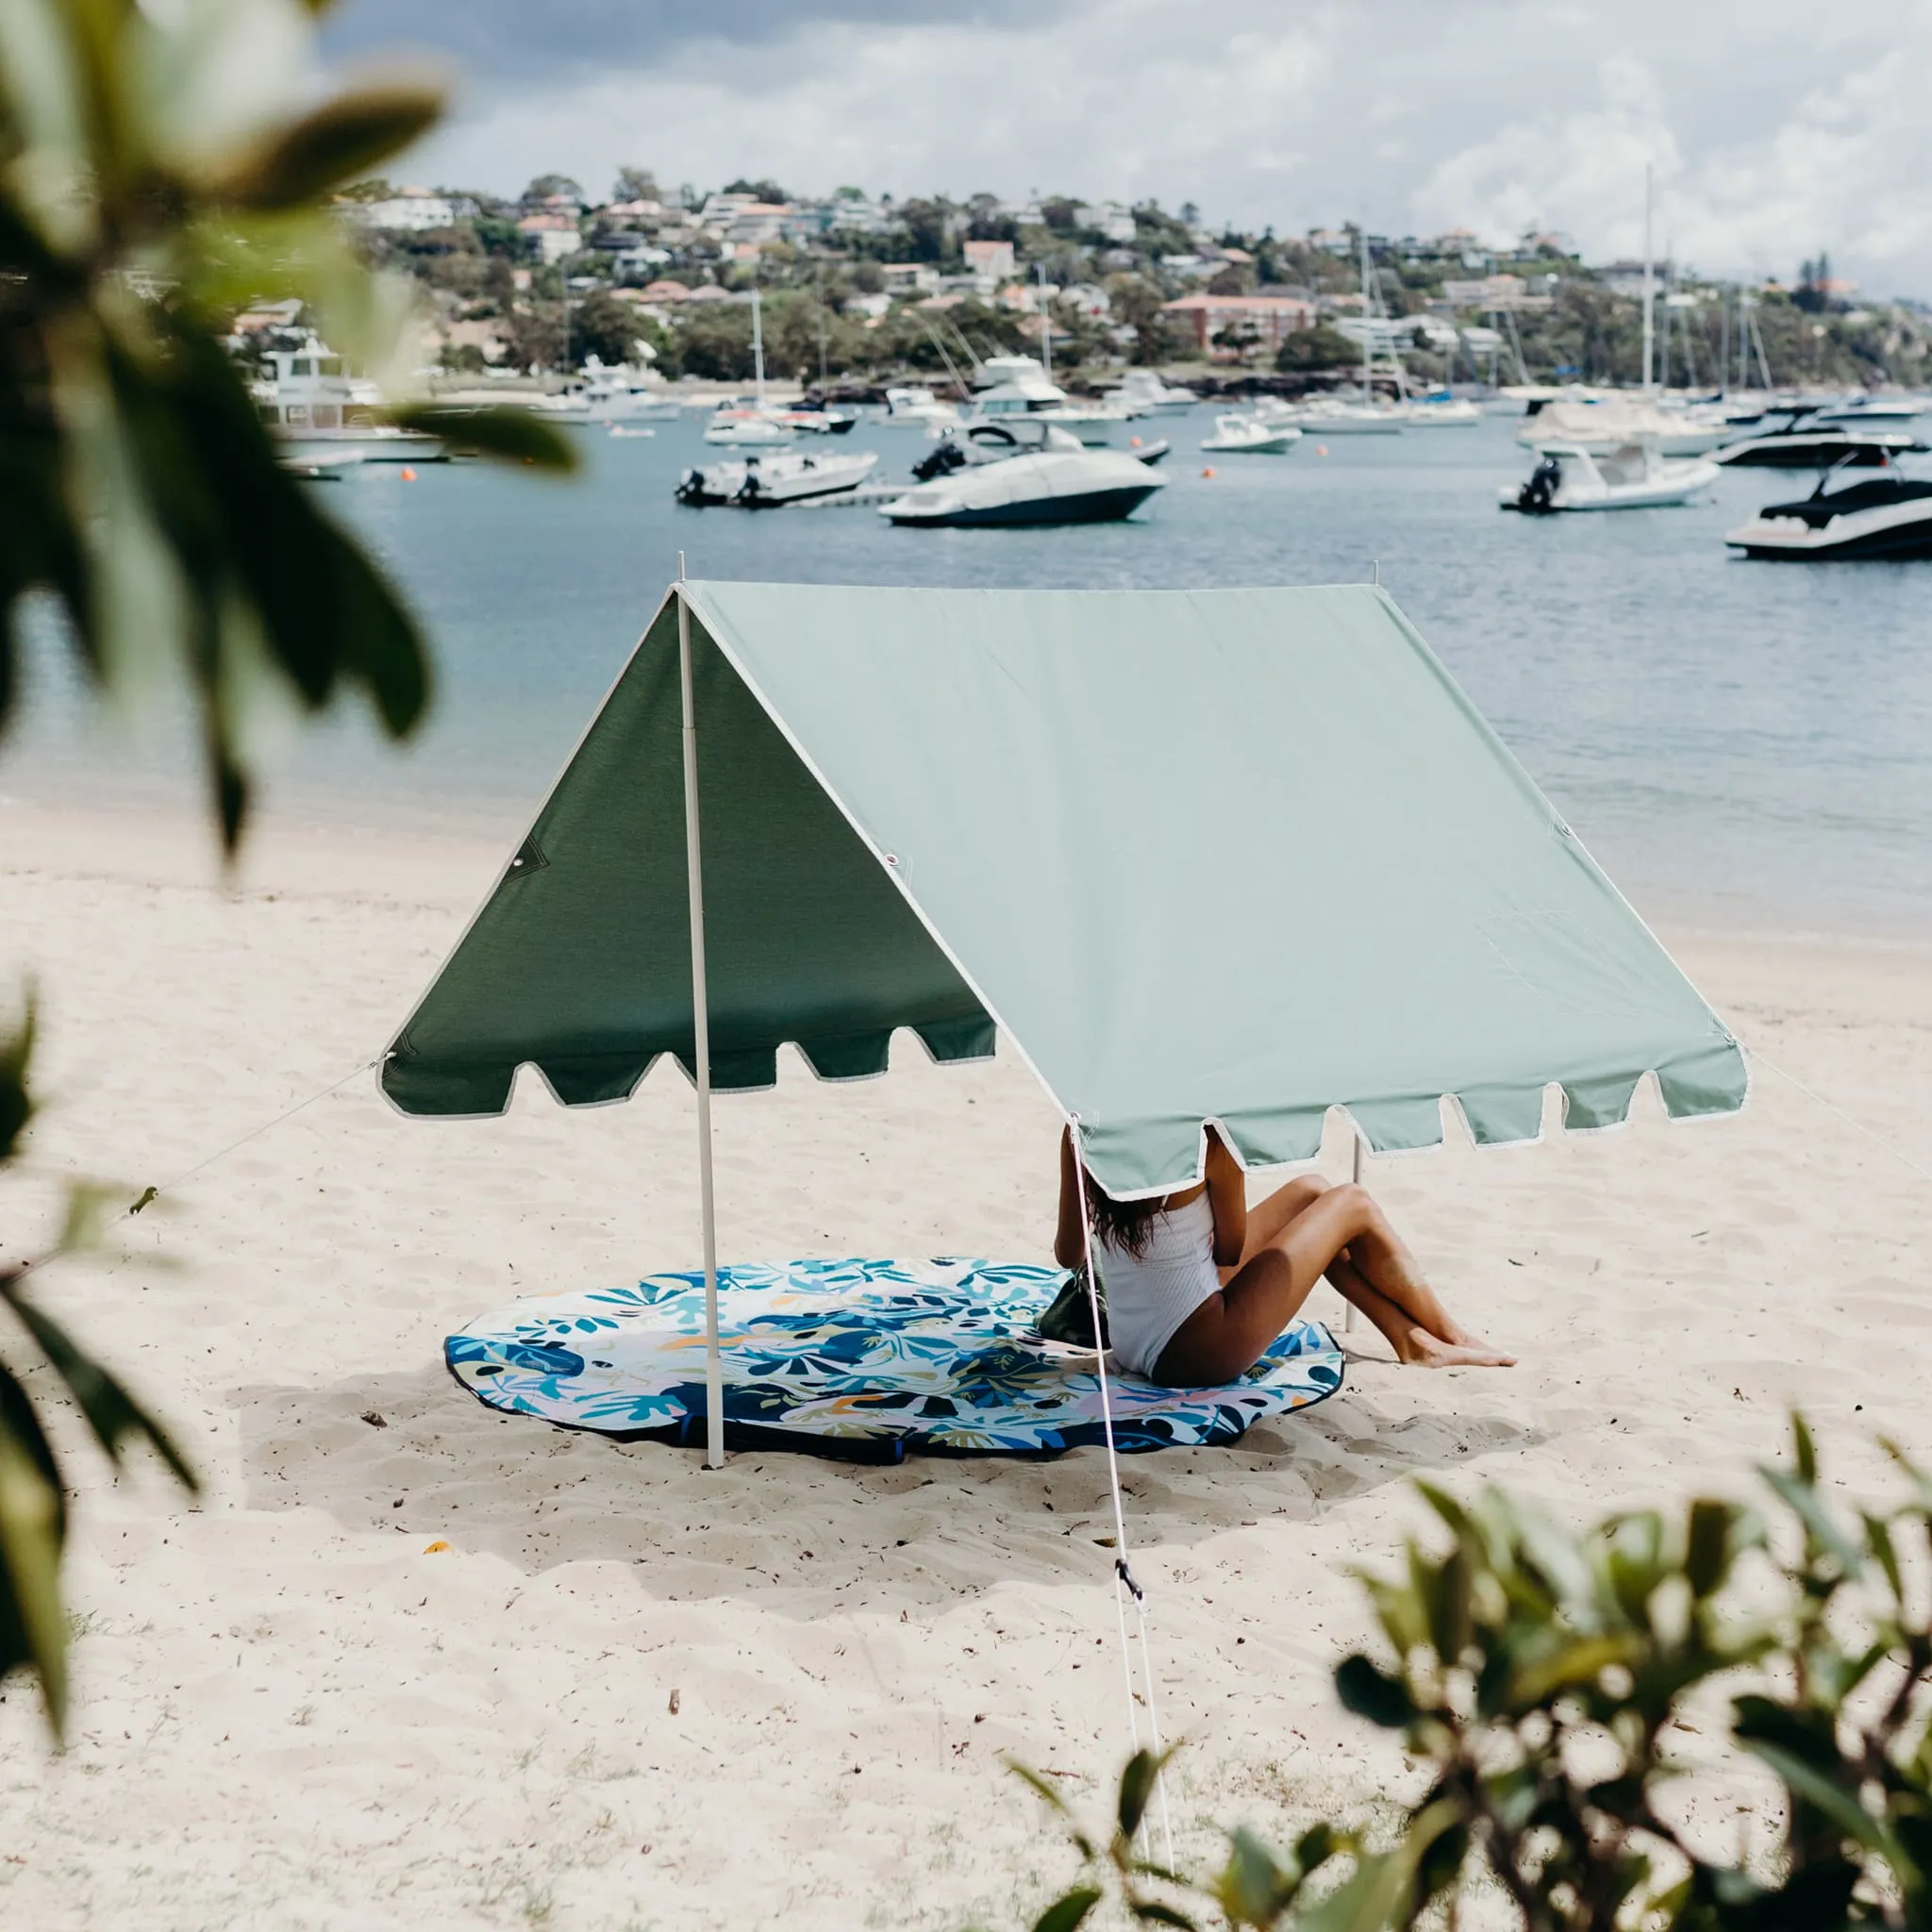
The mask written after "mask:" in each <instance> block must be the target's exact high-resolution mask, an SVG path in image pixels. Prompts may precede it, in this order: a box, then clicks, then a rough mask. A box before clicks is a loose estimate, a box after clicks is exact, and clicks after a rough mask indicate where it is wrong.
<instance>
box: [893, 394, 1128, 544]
mask: <svg viewBox="0 0 1932 1932" xmlns="http://www.w3.org/2000/svg"><path fill="white" fill-rule="evenodd" d="M1042 432H1043V433H1042ZM1163 454H1165V449H1164V447H1163V448H1162V449H1161V450H1160V451H1158V452H1157V451H1154V450H1137V451H1135V453H1134V454H1133V455H1132V456H1126V455H1123V454H1120V453H1119V452H1116V451H1113V450H1092V449H1085V448H1082V446H1081V445H1080V443H1079V441H1077V440H1076V439H1075V438H1074V437H1073V436H1071V435H1069V434H1068V433H1067V431H1066V430H1064V429H1060V428H1057V427H1055V426H1054V425H1041V424H1037V423H1029V422H1026V421H1024V419H1023V420H1021V421H1018V422H1015V423H1012V424H974V425H971V426H969V427H968V428H966V429H964V430H956V431H953V432H951V433H949V434H948V435H947V436H946V437H945V438H944V439H943V440H942V441H941V443H940V445H939V446H938V448H936V449H934V450H933V451H932V452H931V453H930V454H929V455H927V456H925V457H924V458H922V459H921V460H920V462H919V463H918V464H917V465H916V466H915V468H914V472H913V474H914V475H916V476H917V477H918V478H919V482H918V484H917V486H916V487H915V488H914V489H911V490H908V491H907V492H906V494H905V495H904V496H896V497H894V498H893V499H892V500H891V502H890V503H882V504H880V505H879V514H880V515H881V516H882V517H885V518H886V519H887V520H888V521H889V522H891V523H894V524H907V525H920V526H923V527H925V528H949V527H958V526H961V525H975V524H1008V525H1021V524H1102V523H1115V522H1118V521H1119V520H1120V519H1121V518H1123V517H1128V516H1131V515H1132V514H1133V513H1134V511H1135V510H1137V509H1139V508H1140V507H1141V505H1142V504H1143V503H1145V502H1146V500H1147V499H1148V498H1149V497H1150V496H1152V495H1153V494H1154V492H1155V491H1157V490H1158V489H1160V488H1161V487H1162V485H1163V484H1164V483H1165V481H1166V478H1164V477H1162V476H1160V475H1157V474H1156V473H1155V470H1154V468H1153V465H1154V463H1155V462H1156V461H1158V458H1159V456H1160V455H1163Z"/></svg>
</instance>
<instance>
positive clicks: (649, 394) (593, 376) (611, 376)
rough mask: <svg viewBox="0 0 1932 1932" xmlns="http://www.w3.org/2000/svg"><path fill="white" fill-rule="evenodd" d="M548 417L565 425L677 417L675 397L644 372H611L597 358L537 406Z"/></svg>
mask: <svg viewBox="0 0 1932 1932" xmlns="http://www.w3.org/2000/svg"><path fill="white" fill-rule="evenodd" d="M534 407H535V408H537V409H539V410H541V412H542V414H544V415H545V416H554V417H557V418H558V419H560V420H561V421H563V422H565V423H594V424H597V425H608V424H612V423H643V422H664V421H668V420H670V419H671V418H673V417H675V416H676V414H677V413H678V409H679V404H678V401H677V398H676V397H675V396H668V395H666V394H665V393H664V392H663V385H662V383H661V381H660V382H659V383H658V384H657V385H655V386H654V385H653V384H652V383H651V382H650V381H649V379H648V378H647V377H646V376H645V375H644V372H643V371H642V370H641V369H632V368H628V367H625V368H618V369H612V368H610V367H608V365H607V364H606V363H604V362H603V361H602V360H600V359H599V358H597V357H595V356H587V357H586V358H584V366H583V370H582V372H581V373H580V374H579V375H574V376H572V377H571V378H570V380H569V381H568V382H566V383H565V384H564V386H563V388H562V389H561V390H559V391H558V392H557V394H555V395H550V396H543V397H541V398H540V399H539V400H538V401H537V403H536V404H535V406H534Z"/></svg>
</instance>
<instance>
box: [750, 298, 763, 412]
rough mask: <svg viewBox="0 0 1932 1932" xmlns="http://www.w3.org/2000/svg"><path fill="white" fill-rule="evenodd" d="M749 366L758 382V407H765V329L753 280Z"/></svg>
mask: <svg viewBox="0 0 1932 1932" xmlns="http://www.w3.org/2000/svg"><path fill="white" fill-rule="evenodd" d="M751 366H752V374H753V377H754V379H755V380H756V381H757V383H758V408H761V409H762V408H764V407H765V329H764V324H763V323H762V322H761V321H760V320H759V319H758V284H757V283H756V282H754V283H753V284H752V290H751Z"/></svg>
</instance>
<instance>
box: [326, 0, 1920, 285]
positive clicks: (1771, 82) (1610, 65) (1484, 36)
mask: <svg viewBox="0 0 1932 1932" xmlns="http://www.w3.org/2000/svg"><path fill="white" fill-rule="evenodd" d="M331 38H332V42H333V46H334V48H335V50H336V51H337V52H338V53H339V54H340V55H341V57H342V58H343V59H344V60H350V59H359V58H367V57H368V56H369V55H370V54H372V53H373V52H375V51H376V50H380V49H386V48H392V47H407V48H410V49H414V50H425V49H429V50H434V51H436V52H437V53H438V54H439V55H440V57H441V58H443V59H444V60H445V61H446V62H447V63H448V64H450V66H451V67H452V68H453V70H454V72H455V73H456V74H457V75H458V76H459V88H458V112H457V114H456V116H455V117H454V119H453V120H452V122H451V123H450V124H449V125H448V126H447V127H446V128H445V129H444V130H443V131H442V132H441V133H440V134H439V135H438V136H437V138H436V139H435V141H434V142H433V143H432V144H431V145H429V146H427V147H425V149H424V150H423V152H422V153H421V154H420V156H418V157H416V158H412V160H411V161H410V163H409V164H408V169H407V171H406V172H408V173H409V174H410V175H412V176H423V177H426V178H430V179H435V180H438V181H441V182H445V183H467V184H474V185H476V186H479V187H484V188H488V189H491V190H494V191H497V192H513V191H515V190H517V189H519V188H521V187H522V186H523V184H524V182H525V180H527V179H528V178H529V177H530V176H531V175H535V174H537V173H539V172H541V171H545V170H550V169H557V170H559V171H561V172H563V173H565V174H570V175H575V176H577V177H578V178H579V179H580V180H582V181H583V182H584V183H585V185H586V186H587V187H590V188H592V189H594V190H600V191H601V190H603V189H604V188H606V187H607V186H608V182H609V180H610V177H611V175H612V173H613V171H614V170H615V168H616V167H617V166H618V165H619V164H620V163H623V162H635V163H639V164H641V165H644V166H648V167H651V168H653V169H655V170H656V171H657V172H658V175H659V177H660V179H663V180H665V181H667V182H680V181H689V182H692V183H694V184H696V185H697V186H699V187H716V186H719V185H721V184H722V183H723V182H724V180H726V179H727V178H729V177H731V176H733V175H740V174H746V175H773V176H775V177H776V178H777V179H778V180H780V181H781V182H783V183H784V184H785V185H786V186H787V187H788V188H790V189H791V191H792V192H801V193H811V192H824V191H827V190H829V189H831V188H833V187H835V186H838V185H839V184H841V183H845V182H850V183H856V184H858V185H859V186H862V187H864V188H866V189H869V190H872V191H874V192H878V191H881V190H883V191H885V192H890V193H892V194H895V195H900V196H904V195H908V194H919V193H928V192H950V193H952V194H954V195H956V196H963V195H965V194H967V193H970V192H973V191H974V190H976V189H980V188H986V189H990V190H991V191H992V192H996V193H1001V194H1017V193H1024V192H1028V191H1032V190H1040V191H1044V192H1070V193H1075V194H1082V195H1088V196H1092V197H1102V196H1108V197H1115V198H1118V199H1122V200H1139V199H1141V198H1144V197H1146V196H1150V195H1151V196H1154V197H1156V198H1158V199H1159V200H1160V201H1162V202H1163V203H1165V204H1166V205H1168V206H1169V207H1176V206H1178V205H1179V204H1180V203H1182V202H1184V201H1190V200H1191V201H1194V202H1197V203H1198V204H1199V205H1200V207H1201V208H1202V209H1203V211H1204V212H1205V213H1206V214H1207V215H1208V217H1209V218H1210V219H1212V220H1215V221H1223V220H1225V221H1229V222H1232V223H1235V224H1237V225H1241V226H1242V227H1258V226H1260V225H1263V224H1266V223H1270V222H1272V223H1274V225H1275V226H1276V227H1277V229H1279V230H1281V231H1283V232H1294V231H1300V230H1303V229H1307V228H1309V227H1312V226H1318V225H1326V224H1334V223H1339V222H1341V221H1342V220H1346V219H1358V220H1361V221H1364V222H1366V223H1367V224H1368V225H1370V226H1371V227H1372V228H1374V229H1378V230H1388V231H1391V232H1396V233H1404V232H1408V231H1411V230H1413V231H1416V232H1424V233H1425V232H1432V231H1434V230H1436V229H1439V228H1444V227H1451V226H1464V227H1471V228H1474V229H1476V230H1477V231H1478V232H1480V233H1482V234H1484V235H1488V236H1495V237H1499V238H1500V237H1507V236H1508V235H1511V234H1514V233H1516V232H1519V231H1520V230H1521V229H1523V228H1524V227H1525V226H1528V225H1532V224H1534V225H1538V226H1543V227H1552V228H1555V229H1557V230H1559V231H1561V232H1563V233H1565V234H1567V235H1569V236H1571V237H1573V238H1574V240H1575V242H1577V243H1578V244H1580V245H1581V246H1582V248H1583V249H1584V251H1585V252H1586V254H1587V255H1588V256H1590V257H1591V258H1595V259H1604V258H1609V257H1612V256H1617V255H1625V254H1634V253H1636V252H1637V250H1638V248H1639V246H1640V239H1641V221H1642V200H1643V169H1644V164H1645V162H1646V161H1648V162H1650V163H1652V164H1653V165H1654V166H1655V168H1656V170H1657V195H1658V216H1657V220H1658V228H1657V241H1658V245H1659V247H1661V246H1662V245H1663V242H1664V241H1665V240H1666V238H1667V237H1668V239H1670V240H1671V241H1672V242H1674V245H1675V249H1676V252H1677V255H1678V257H1679V258H1681V259H1684V260H1687V261H1689V262H1691V263H1693V264H1695V265H1696V266H1698V267H1700V268H1702V269H1704V270H1706V271H1707V272H1711V273H1717V274H1738V273H1754V274H1756V273H1776V274H1780V275H1790V274H1791V273H1792V272H1793V271H1794V270H1795V268H1796V266H1797V263H1798V260H1799V259H1800V258H1801V257H1803V256H1806V255H1808V254H1811V253H1812V252H1814V251H1815V250H1816V249H1818V248H1819V247H1827V248H1829V249H1830V251H1831V255H1832V258H1833V262H1834V265H1835V267H1836V269H1837V271H1838V272H1839V273H1840V274H1845V275H1853V276H1855V277H1857V279H1858V280H1859V281H1860V282H1861V283H1862V284H1863V285H1864V287H1865V289H1866V291H1868V292H1869V293H1873V294H1881V295H1882V294H1893V293H1902V294H1915V295H1922V296H1932V114H1928V111H1927V109H1928V106H1932V101H1928V95H1932V0H1839V4H1837V5H1828V4H1827V5H1821V4H1820V0H1614V4H1605V0H1574V4H1566V0H1353V4H1332V0H1331V4H1322V0H1211V4H1204V0H955V4H952V5H939V4H933V0H702V4H700V0H539V4H534V5H533V4H530V0H343V5H342V8H341V11H340V12H339V14H338V15H337V20H336V25H335V26H334V27H333V28H332V29H331Z"/></svg>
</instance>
